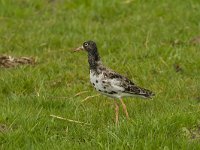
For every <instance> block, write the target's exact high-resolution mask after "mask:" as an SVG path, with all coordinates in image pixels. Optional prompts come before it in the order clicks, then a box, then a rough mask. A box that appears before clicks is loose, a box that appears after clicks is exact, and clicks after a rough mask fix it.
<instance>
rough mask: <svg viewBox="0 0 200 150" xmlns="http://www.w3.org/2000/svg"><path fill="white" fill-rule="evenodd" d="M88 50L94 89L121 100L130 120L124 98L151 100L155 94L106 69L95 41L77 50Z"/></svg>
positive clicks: (91, 80) (84, 44)
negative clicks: (132, 97) (135, 97)
mask: <svg viewBox="0 0 200 150" xmlns="http://www.w3.org/2000/svg"><path fill="white" fill-rule="evenodd" d="M79 50H86V51H87V52H88V63H89V69H90V82H91V83H92V85H93V86H94V88H95V89H96V90H97V91H99V92H100V93H102V94H104V95H107V96H109V97H113V98H118V99H120V101H121V103H122V105H123V108H124V111H125V113H126V116H127V118H128V112H127V110H126V106H125V104H124V103H123V101H122V97H125V96H141V97H144V98H151V97H152V96H154V93H153V92H151V91H150V90H147V89H144V88H141V87H139V86H137V85H135V84H134V83H133V82H132V81H131V80H129V79H128V78H126V77H124V76H122V75H120V74H118V73H116V72H114V71H113V70H111V69H108V68H106V67H105V66H104V65H103V64H102V62H101V60H100V56H99V53H98V50H97V46H96V43H95V42H93V41H87V42H84V43H83V46H81V47H79V48H77V49H76V51H79ZM115 105H116V122H118V116H117V115H118V107H119V106H118V104H117V103H115Z"/></svg>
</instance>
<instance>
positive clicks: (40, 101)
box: [0, 0, 200, 150]
mask: <svg viewBox="0 0 200 150" xmlns="http://www.w3.org/2000/svg"><path fill="white" fill-rule="evenodd" d="M199 10H200V2H199V0H190V1H182V0H168V1H165V0H160V1H159V0H152V1H147V0H134V1H131V2H130V3H124V1H123V0H110V1H108V0H100V1H97V0H96V1H89V0H86V1H84V2H83V1H82V0H74V1H71V0H66V1H64V0H63V1H62V0H54V1H50V0H49V1H48V0H43V1H41V0H34V1H33V0H17V1H16V0H0V24H1V25H0V54H7V55H12V56H16V57H17V56H33V57H36V58H37V61H38V64H37V65H36V66H33V67H32V66H21V67H18V68H10V69H2V68H1V69H0V124H1V126H3V125H4V128H3V127H2V128H3V129H1V132H0V149H6V150H7V149H86V148H87V149H146V150H147V149H148V150H149V149H152V150H155V149H165V150H167V149H199V148H200V139H198V138H196V139H191V137H190V135H188V134H186V133H185V129H188V130H190V129H191V128H193V127H194V126H198V125H199V124H200V123H199V122H200V115H199V114H200V102H199V97H200V46H199V45H191V44H189V42H188V41H189V40H190V39H191V38H192V37H194V36H197V35H199V34H200V13H199ZM89 39H91V40H94V41H96V42H97V44H98V47H99V51H100V54H101V57H102V61H103V62H104V64H105V65H107V66H109V67H110V68H112V69H114V70H116V71H117V72H119V73H121V74H124V75H125V76H127V77H129V78H130V79H132V80H133V81H135V82H136V83H137V84H138V85H140V86H143V87H146V88H149V89H151V90H153V91H154V92H155V93H156V97H155V98H154V99H153V100H151V101H145V100H141V99H139V98H128V99H126V100H125V103H126V104H127V109H128V111H129V114H130V117H131V120H130V121H127V120H126V118H125V115H124V114H123V112H122V110H120V124H119V126H118V127H116V126H115V124H114V106H113V100H112V99H109V98H107V97H104V96H99V97H95V98H92V99H89V100H87V101H85V102H82V100H83V99H85V98H86V97H87V96H90V95H95V94H97V93H96V92H95V91H94V89H93V88H92V86H91V85H90V83H89V74H88V64H87V55H86V53H83V52H82V53H73V52H71V48H73V47H76V46H79V45H81V44H82V43H83V42H84V41H86V40H89ZM176 40H179V41H180V44H175V45H173V44H172V43H173V41H176ZM174 64H178V65H179V66H180V67H181V68H182V72H176V71H175V69H174V67H173V65H174ZM80 91H90V92H88V93H85V94H82V95H80V96H77V97H75V94H76V93H78V92H80ZM51 114H54V115H58V116H62V117H64V118H68V119H73V120H79V121H83V122H86V123H90V124H91V125H89V126H88V125H80V124H77V123H72V122H68V121H64V120H58V119H55V118H52V117H50V115H51Z"/></svg>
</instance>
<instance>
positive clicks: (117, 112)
mask: <svg viewBox="0 0 200 150" xmlns="http://www.w3.org/2000/svg"><path fill="white" fill-rule="evenodd" d="M115 123H116V125H117V124H118V123H119V104H118V103H117V101H116V100H115Z"/></svg>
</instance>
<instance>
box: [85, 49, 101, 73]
mask: <svg viewBox="0 0 200 150" xmlns="http://www.w3.org/2000/svg"><path fill="white" fill-rule="evenodd" d="M88 63H89V66H90V69H94V70H96V69H97V67H98V65H99V64H101V60H100V56H99V53H98V51H97V49H95V50H93V51H90V52H88Z"/></svg>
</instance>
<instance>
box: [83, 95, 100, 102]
mask: <svg viewBox="0 0 200 150" xmlns="http://www.w3.org/2000/svg"><path fill="white" fill-rule="evenodd" d="M99 95H100V94H97V95H92V96H88V97H86V98H85V99H84V100H82V101H81V102H85V101H86V100H88V99H90V98H93V97H97V96H99Z"/></svg>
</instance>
